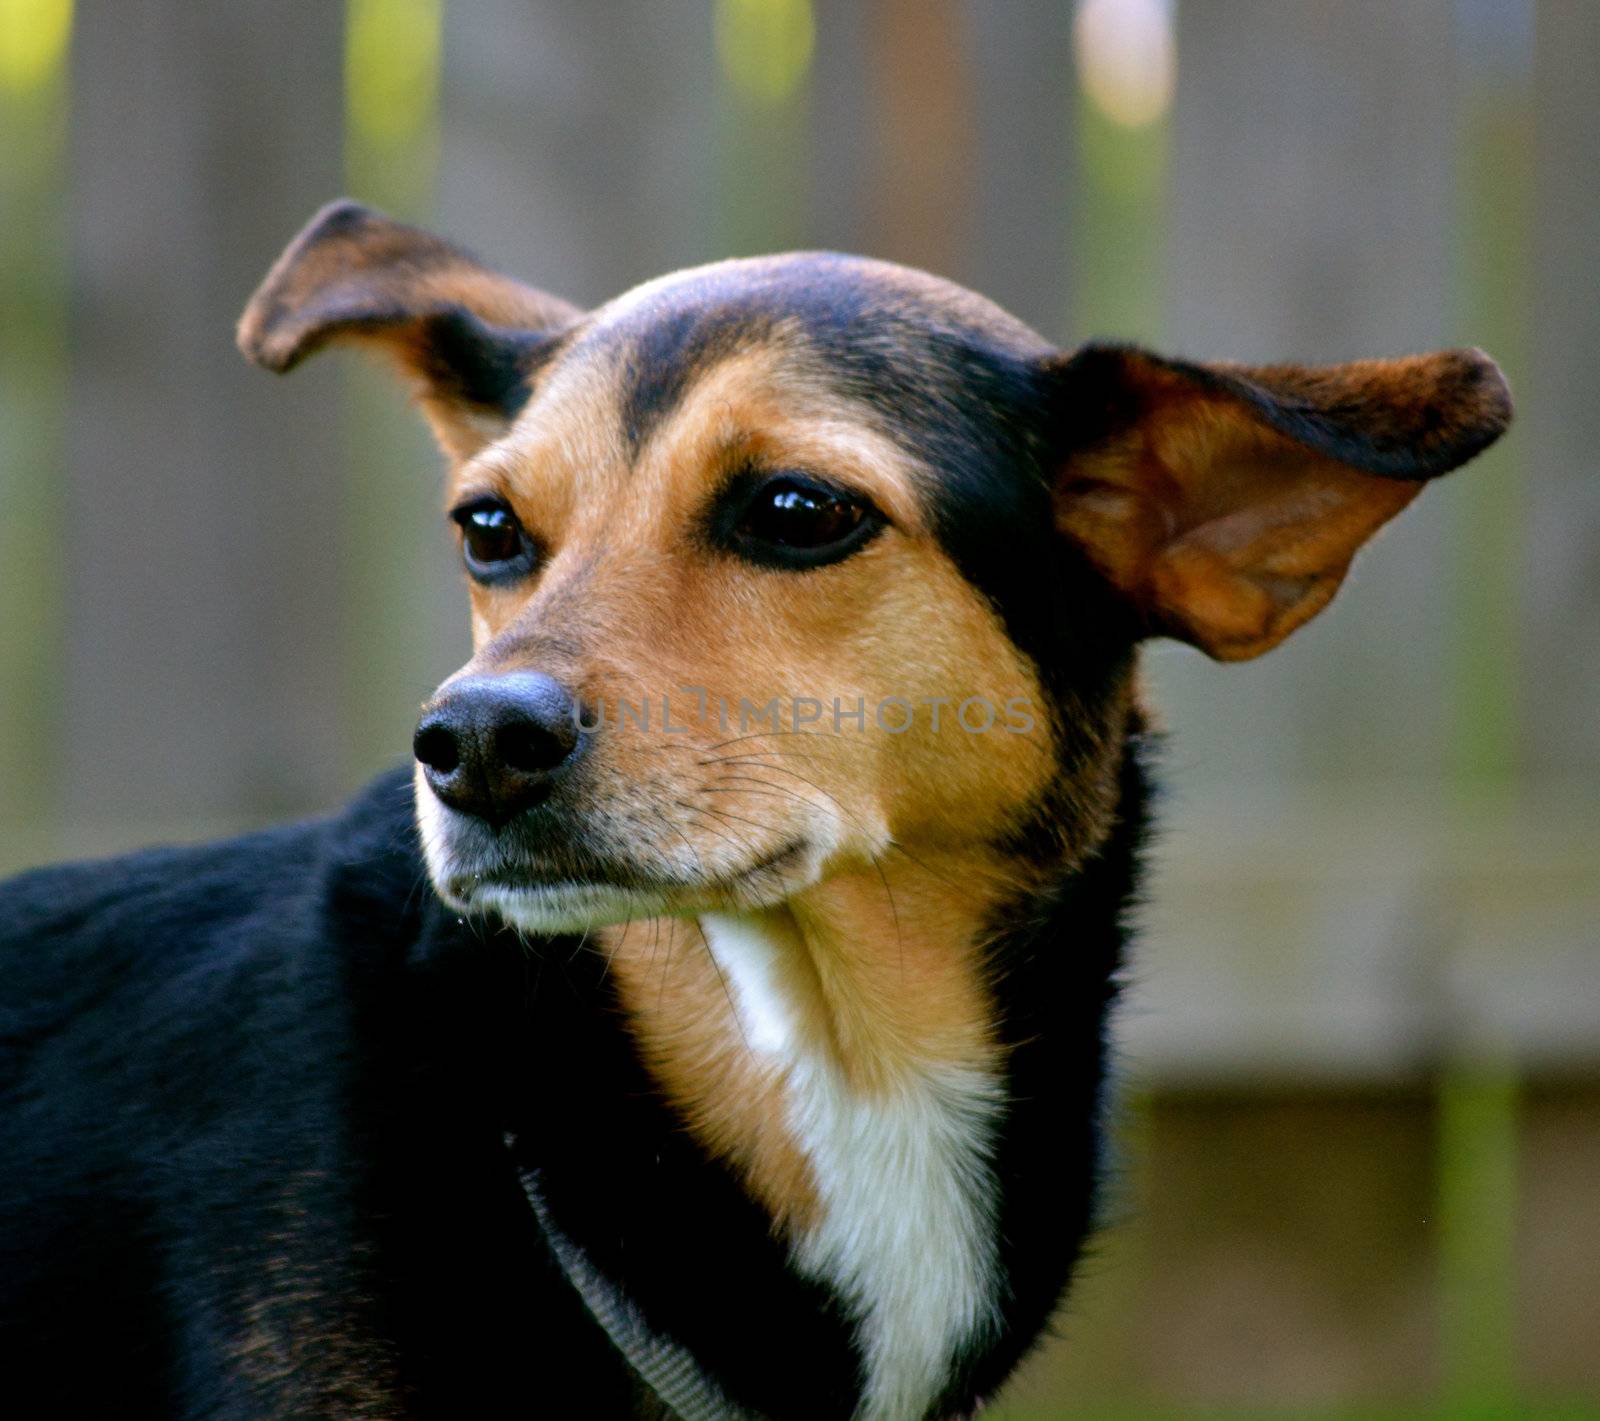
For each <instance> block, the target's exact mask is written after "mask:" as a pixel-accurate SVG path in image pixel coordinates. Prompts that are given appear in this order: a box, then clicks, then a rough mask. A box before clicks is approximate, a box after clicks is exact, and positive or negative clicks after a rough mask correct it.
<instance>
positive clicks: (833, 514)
mask: <svg viewBox="0 0 1600 1421" xmlns="http://www.w3.org/2000/svg"><path fill="white" fill-rule="evenodd" d="M882 522H883V520H882V517H881V515H879V514H878V512H877V511H876V510H875V509H874V508H873V507H872V505H871V504H869V503H867V502H866V501H865V500H864V499H860V498H855V497H853V496H851V495H850V494H847V493H843V492H840V491H838V490H836V489H830V488H824V487H823V486H822V485H821V484H817V483H813V482H811V481H810V480H809V479H801V478H796V477H794V476H792V475H783V476H781V477H778V478H772V479H767V480H766V481H765V482H763V483H761V484H760V485H758V486H757V487H756V488H755V489H754V490H753V491H752V492H751V493H750V494H749V495H748V500H747V501H746V502H745V503H744V505H743V507H742V508H741V510H740V512H739V514H738V517H737V518H736V519H735V520H734V524H733V529H732V532H733V539H732V541H733V543H734V546H735V547H736V548H737V549H738V551H739V552H741V553H743V554H744V555H745V556H746V557H749V558H750V559H751V560H752V561H755V562H760V563H766V564H771V565H776V566H779V567H791V568H806V567H818V566H821V565H822V564H824V563H829V562H835V561H837V560H838V559H840V558H843V557H845V556H847V555H848V554H850V553H852V552H854V551H855V550H856V548H858V547H860V546H861V545H862V544H863V543H864V542H866V541H867V539H868V538H869V537H870V536H871V535H872V534H873V533H875V532H876V531H877V530H878V528H879V527H881V526H882Z"/></svg>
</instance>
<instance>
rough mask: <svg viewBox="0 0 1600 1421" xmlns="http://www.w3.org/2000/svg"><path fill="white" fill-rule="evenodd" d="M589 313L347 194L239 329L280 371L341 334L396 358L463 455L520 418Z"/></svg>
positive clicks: (322, 217)
mask: <svg viewBox="0 0 1600 1421" xmlns="http://www.w3.org/2000/svg"><path fill="white" fill-rule="evenodd" d="M578 316H579V312H578V310H577V308H576V307H574V306H570V305H568V304H567V303H566V302H565V301H562V300H559V299H558V298H556V297H554V296H548V295H546V294H545V293H544V292H542V291H536V290H535V289H534V288H532V287H531V286H525V285H523V284H522V283H521V282H520V281H515V280H513V279H512V278H510V277H508V276H502V275H500V274H499V273H498V272H495V271H491V270H489V269H488V268H487V267H485V266H483V265H482V264H481V263H480V262H478V261H477V260H476V259H475V258H474V257H472V256H470V255H469V254H468V253H466V252H464V251H462V250H461V249H460V248H459V247H455V246H452V245H451V244H450V243H448V242H445V241H443V240H441V239H440V238H438V237H435V236H433V235H432V234H430V233H428V232H423V231H420V230H419V229H417V228H415V227H409V226H407V225H406V224H404V223H402V222H396V221H394V220H393V219H392V218H389V217H386V216H384V215H383V214H382V213H381V212H375V211H373V210H372V209H371V208H368V207H363V206H362V205H361V204H360V203H357V202H349V201H340V202H334V203H330V204H329V205H328V206H326V207H324V208H323V209H322V210H321V211H320V212H318V213H317V214H316V216H314V217H313V218H312V219H311V221H310V222H309V223H307V224H306V226H305V227H304V229H302V230H301V232H300V233H299V234H298V235H297V236H296V237H295V238H294V240H293V241H292V242H290V243H289V245H288V247H287V248H285V250H284V253H283V255H282V256H280V257H279V258H278V260H277V261H276V262H275V263H274V264H273V266H272V269H271V270H270V271H269V272H268V273H267V275H266V279H265V280H264V281H263V282H262V283H261V286H260V288H259V289H258V290H257V291H256V293H255V295H254V296H252V297H251V298H250V301H249V304H248V305H247V306H246V307H245V309H244V314H243V315H242V316H241V317H240V319H239V332H238V339H239V348H240V350H242V351H243V352H244V353H245V355H246V356H247V357H248V358H249V359H251V360H253V361H254V362H255V363H256V364H258V365H262V366H265V367H266V368H267V369H268V370H275V371H280V372H282V371H287V370H292V369H293V368H294V367H295V366H296V365H298V364H299V363H300V362H301V361H302V360H304V359H305V358H306V356H308V355H311V354H314V353H315V352H316V351H318V350H320V349H321V348H322V347H323V346H325V345H328V344H332V343H338V342H345V343H350V344H356V345H361V346H365V347H367V348H369V349H371V350H373V351H375V352H376V353H378V354H380V355H382V356H385V357H387V358H388V359H389V360H390V361H391V362H392V363H393V364H394V365H395V366H396V367H397V368H398V369H399V371H400V372H401V374H402V375H403V376H404V377H405V378H406V379H407V380H408V381H409V382H410V384H411V385H412V387H413V388H414V390H415V391H416V394H417V396H418V399H419V401H420V403H421V405H422V409H423V413H424V414H425V415H426V416H427V418H428V422H429V424H431V425H432V427H433V432H434V434H435V436H436V437H437V439H438V441H439V444H440V446H441V447H442V448H443V449H444V451H445V453H446V454H447V455H449V456H450V457H451V458H453V459H464V458H467V457H469V456H470V455H471V454H472V453H474V452H475V451H476V450H477V449H479V448H481V447H482V446H483V445H484V444H485V443H486V442H488V441H489V440H490V439H492V438H495V437H498V435H499V434H501V433H504V431H505V430H506V429H507V428H508V427H509V425H510V423H511V421H512V419H514V418H515V417H516V414H517V411H518V410H520V409H521V408H522V406H523V404H524V403H525V402H526V400H527V397H528V390H529V382H530V380H531V379H532V377H533V375H534V373H535V372H536V371H537V369H538V367H539V366H540V364H542V363H543V361H544V359H545V358H546V357H547V356H548V354H549V353H550V351H551V349H552V348H553V346H554V344H555V342H556V340H557V338H558V336H559V333H560V332H561V331H562V330H564V329H565V328H566V327H568V326H570V325H571V324H572V323H573V322H574V321H575V320H577V318H578Z"/></svg>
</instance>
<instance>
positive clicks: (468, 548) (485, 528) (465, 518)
mask: <svg viewBox="0 0 1600 1421" xmlns="http://www.w3.org/2000/svg"><path fill="white" fill-rule="evenodd" d="M450 516H451V517H452V518H453V519H455V521H456V523H457V525H458V526H459V527H460V529H461V552H462V557H463V558H464V560H465V561H466V564H467V571H468V572H470V573H471V574H472V575H473V576H474V577H475V578H477V579H478V581H480V582H500V581H504V580H507V579H509V578H513V577H520V576H522V574H523V573H525V572H527V571H528V570H529V569H530V568H531V567H532V566H533V562H534V547H533V543H532V540H531V539H530V538H529V537H528V535H527V534H526V533H525V532H524V531H523V529H522V524H520V523H519V522H517V515H516V514H515V513H513V512H512V511H511V509H510V506H509V505H507V504H505V503H502V502H501V501H500V500H499V499H479V500H477V501H476V502H474V503H468V504H465V505H463V506H462V507H460V508H458V509H456V510H455V512H454V513H452V514H451V515H450Z"/></svg>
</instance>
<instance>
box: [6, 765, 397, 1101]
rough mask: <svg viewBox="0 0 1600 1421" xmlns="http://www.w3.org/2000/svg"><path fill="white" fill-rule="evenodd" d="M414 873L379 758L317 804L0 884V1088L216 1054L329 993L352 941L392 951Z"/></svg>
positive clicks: (93, 1078) (190, 1074)
mask: <svg viewBox="0 0 1600 1421" xmlns="http://www.w3.org/2000/svg"><path fill="white" fill-rule="evenodd" d="M420 873H421V862H420V858H419V856H418V852H417V848H416V843H415V835H414V831H413V829H412V827H411V820H410V796H409V788H408V785H407V783H406V780H405V777H404V776H402V775H387V776H384V777H383V778H381V779H379V780H377V781H375V782H374V783H373V784H372V785H370V786H369V787H368V788H367V789H366V790H365V791H363V793H362V794H361V795H360V796H359V797H358V798H357V799H356V800H355V801H354V802H353V803H352V804H351V805H350V806H349V807H348V808H347V809H345V810H344V811H342V812H341V813H339V814H337V815H335V816H332V817H329V818H325V819H319V820H313V821H308V822H305V823H300V824H294V825H289V826H285V827H282V828H277V829H271V830H266V831H262V832H259V833H254V834H249V835H245V836H243V837H240V838H235V839H229V840H225V841H221V842H216V843H208V844H199V845H194V846H187V847H180V848H162V849H152V850H146V851H143V852H139V853H134V854H128V855H123V856H120V857H116V858H109V859H102V860H95V861H87V862H79V863H69V864H62V865H57V866H52V867H47V868H40V869H34V870H32V871H30V872H27V873H23V874H21V875H20V876H18V877H16V878H13V879H11V880H9V881H8V882H6V883H4V884H0V982H3V986H0V1098H3V1097H5V1096H6V1095H7V1094H18V1095H20V1096H21V1098H22V1101H23V1103H24V1104H26V1103H27V1102H28V1101H30V1100H31V1101H33V1102H34V1103H35V1104H36V1105H37V1104H39V1103H42V1102H43V1101H46V1100H49V1101H52V1102H54V1103H55V1104H56V1105H57V1106H59V1105H60V1103H61V1102H63V1101H66V1102H72V1101H78V1102H82V1103H83V1104H84V1105H85V1106H87V1105H88V1104H89V1103H90V1102H91V1101H93V1100H96V1099H99V1100H101V1101H103V1099H104V1097H103V1096H101V1095H100V1091H101V1090H102V1089H103V1090H104V1091H106V1092H109V1093H110V1094H112V1095H123V1094H125V1093H126V1090H127V1088H128V1087H130V1086H132V1085H133V1084H135V1082H137V1083H140V1084H143V1085H149V1084H151V1078H152V1077H154V1076H155V1075H162V1076H172V1077H178V1076H181V1077H185V1078H187V1080H188V1081H189V1082H191V1084H192V1082H193V1081H194V1079H195V1076H196V1073H202V1072H204V1071H205V1070H206V1069H208V1068H215V1069H219V1070H220V1069H226V1068H227V1067H229V1066H230V1065H231V1062H230V1061H228V1060H227V1059H226V1058H227V1057H229V1056H237V1055H238V1054H239V1052H240V1051H241V1050H244V1049H247V1048H248V1047H249V1045H250V1043H251V1041H252V1039H253V1038H256V1037H258V1036H261V1035H265V1034H267V1033H270V1032H273V1031H276V1030H282V1029H289V1030H292V1029H293V1028H294V1027H295V1026H296V1024H297V1023H299V1022H300V1021H301V1020H302V1019H303V1018H304V1017H305V1016H306V1014H307V1012H308V1011H313V1010H315V1006H316V1003H317V1001H318V1000H319V999H321V998H323V997H325V996H328V995H331V994H332V993H334V992H336V991H337V990H338V986H339V984H338V981H337V979H338V978H339V977H340V975H341V974H343V973H344V972H345V971H346V969H347V963H348V959H349V956H350V954H351V953H353V952H358V951H362V952H366V953H367V954H369V955H370V954H372V953H374V952H394V953H403V952H404V950H405V946H406V944H405V940H404V939H405V938H406V926H407V918H408V916H414V906H415V903H414V900H415V898H416V893H415V889H416V885H417V883H418V881H419V875H420ZM408 899H411V900H413V901H412V902H411V903H410V904H409V905H408V901H407V900H408ZM384 929H387V931H384ZM67 1077H70V1078H72V1079H73V1080H75V1081H76V1082H77V1083H78V1086H77V1088H76V1089H65V1090H63V1089H61V1088H60V1087H62V1086H63V1085H65V1084H66V1078H67ZM91 1086H92V1087H93V1092H92V1093H91V1092H90V1089H89V1088H90V1087H91ZM176 1088H177V1087H176V1083H174V1089H175V1090H176ZM165 1094H166V1093H165V1092H162V1093H161V1095H165ZM155 1098H157V1099H159V1098H160V1096H159V1095H158V1096H157V1097H155ZM146 1099H147V1100H148V1099H150V1097H146Z"/></svg>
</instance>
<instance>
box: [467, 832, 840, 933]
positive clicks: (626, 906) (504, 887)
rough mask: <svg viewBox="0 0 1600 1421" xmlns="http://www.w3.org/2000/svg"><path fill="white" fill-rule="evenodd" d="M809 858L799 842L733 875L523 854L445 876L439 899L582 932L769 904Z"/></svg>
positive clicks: (545, 929)
mask: <svg viewBox="0 0 1600 1421" xmlns="http://www.w3.org/2000/svg"><path fill="white" fill-rule="evenodd" d="M809 858H810V852H809V845H808V844H807V842H806V841H805V840H804V839H794V840H791V841H789V842H788V843H785V844H783V845H781V846H780V847H778V848H776V849H773V850H771V851H769V852H767V853H764V854H762V855H761V856H760V857H758V858H756V859H754V860H753V861H752V862H750V863H748V864H746V865H744V866H743V867H740V868H737V869H735V870H733V871H732V872H727V873H720V874H717V875H715V876H712V875H701V874H693V875H683V876H678V875H667V874H653V873H649V872H647V871H643V870H641V869H639V868H637V867H636V866H634V865H630V864H622V863H617V862H614V861H608V860H605V859H602V858H598V857H593V856H590V855H586V854H570V853H569V854H564V855H563V856H562V857H561V859H560V860H559V861H558V860H554V859H549V858H544V857H540V856H535V855H525V856H518V857H517V858H516V859H506V860H504V861H502V862H499V863H495V864H493V865H485V866H482V867H472V868H462V869H459V870H456V871H452V872H450V873H449V874H447V875H445V876H444V879H443V881H442V882H441V883H439V888H440V893H441V896H442V897H443V898H444V899H445V901H446V902H448V903H450V904H451V905H452V906H453V907H455V908H457V909H458V910H460V911H462V912H466V913H471V914H480V913H482V914H488V915H491V916H494V917H498V918H501V919H504V920H505V921H506V922H508V923H510V924H511V925H512V926H514V927H517V928H521V929H523V930H524V931H528V932H538V933H557V932H583V931H586V930H588V929H590V928H597V927H604V926H607V925H609V924H613V923H623V922H628V921H630V920H633V919H637V918H646V917H658V916H664V915H675V914H676V915H681V914H688V913H699V912H705V911H710V910H714V909H727V908H739V909H748V908H755V907H761V906H765V905H767V904H770V903H772V902H773V901H775V899H777V898H779V897H782V896H784V895H785V894H786V893H787V892H788V891H790V890H791V889H792V888H793V886H795V885H794V879H795V875H796V873H797V872H799V871H803V870H804V869H805V867H806V865H807V862H808V859H809Z"/></svg>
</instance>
